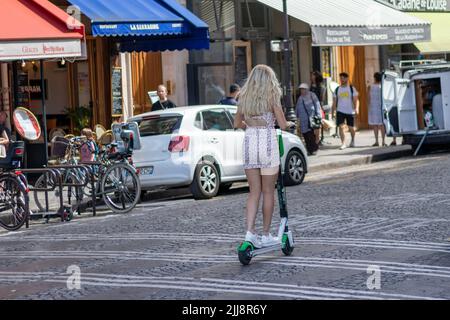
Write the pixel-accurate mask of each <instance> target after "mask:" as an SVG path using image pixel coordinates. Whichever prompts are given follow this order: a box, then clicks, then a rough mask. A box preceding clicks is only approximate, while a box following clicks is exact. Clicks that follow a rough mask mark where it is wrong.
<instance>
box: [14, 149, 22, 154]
mask: <svg viewBox="0 0 450 320" xmlns="http://www.w3.org/2000/svg"><path fill="white" fill-rule="evenodd" d="M15 153H16V156H22V155H23V148H17V149H16V151H15Z"/></svg>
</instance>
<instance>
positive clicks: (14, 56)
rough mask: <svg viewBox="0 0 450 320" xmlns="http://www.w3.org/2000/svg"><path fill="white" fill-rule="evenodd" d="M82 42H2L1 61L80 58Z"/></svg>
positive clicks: (75, 40) (0, 46) (76, 40)
mask: <svg viewBox="0 0 450 320" xmlns="http://www.w3.org/2000/svg"><path fill="white" fill-rule="evenodd" d="M81 55H82V50H81V41H80V40H78V39H74V40H54V41H52V40H48V41H45V40H44V41H25V42H20V41H2V42H1V43H0V61H11V60H21V59H24V60H29V59H50V58H60V57H66V58H70V57H80V56H81Z"/></svg>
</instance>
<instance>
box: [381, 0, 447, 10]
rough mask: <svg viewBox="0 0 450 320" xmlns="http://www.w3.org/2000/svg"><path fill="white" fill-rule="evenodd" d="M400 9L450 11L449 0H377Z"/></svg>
mask: <svg viewBox="0 0 450 320" xmlns="http://www.w3.org/2000/svg"><path fill="white" fill-rule="evenodd" d="M376 1H378V2H381V3H383V4H387V5H388V6H391V7H393V8H394V9H397V10H400V11H410V12H445V11H448V12H450V1H448V0H376Z"/></svg>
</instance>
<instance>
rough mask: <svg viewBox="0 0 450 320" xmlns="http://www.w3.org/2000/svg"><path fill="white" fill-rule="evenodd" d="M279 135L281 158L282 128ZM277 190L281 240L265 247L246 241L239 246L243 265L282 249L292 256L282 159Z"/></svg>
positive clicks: (292, 247) (292, 241)
mask: <svg viewBox="0 0 450 320" xmlns="http://www.w3.org/2000/svg"><path fill="white" fill-rule="evenodd" d="M277 135H278V145H279V148H280V160H281V158H282V157H283V155H284V145H283V138H282V135H281V130H280V129H277ZM277 191H278V204H279V206H280V216H281V221H280V227H279V228H278V239H280V242H279V243H277V244H275V245H272V246H269V247H264V248H256V247H255V246H254V244H253V243H251V242H248V241H244V242H243V243H241V245H240V246H239V247H238V257H239V261H240V262H241V263H242V264H243V265H248V264H249V263H250V261H251V260H252V258H253V257H256V256H259V255H262V254H265V253H268V252H272V251H278V250H280V249H281V251H282V252H283V253H284V254H285V255H286V256H290V255H291V254H292V251H294V238H293V236H292V232H291V231H289V228H288V210H287V199H286V188H285V186H284V182H283V174H282V167H281V161H280V170H279V172H278V182H277Z"/></svg>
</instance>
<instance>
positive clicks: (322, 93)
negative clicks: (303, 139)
mask: <svg viewBox="0 0 450 320" xmlns="http://www.w3.org/2000/svg"><path fill="white" fill-rule="evenodd" d="M310 91H311V92H313V93H314V94H315V95H316V96H317V98H318V99H319V102H320V110H321V111H320V112H321V115H322V118H324V117H325V113H324V110H323V106H324V105H326V104H327V102H326V95H327V89H326V88H325V86H324V85H323V76H322V74H321V73H320V72H319V71H313V72H311V86H310ZM314 134H315V135H316V143H317V145H320V144H321V143H322V141H323V139H324V136H323V126H322V125H321V126H320V128H318V129H315V130H314Z"/></svg>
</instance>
